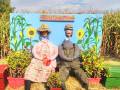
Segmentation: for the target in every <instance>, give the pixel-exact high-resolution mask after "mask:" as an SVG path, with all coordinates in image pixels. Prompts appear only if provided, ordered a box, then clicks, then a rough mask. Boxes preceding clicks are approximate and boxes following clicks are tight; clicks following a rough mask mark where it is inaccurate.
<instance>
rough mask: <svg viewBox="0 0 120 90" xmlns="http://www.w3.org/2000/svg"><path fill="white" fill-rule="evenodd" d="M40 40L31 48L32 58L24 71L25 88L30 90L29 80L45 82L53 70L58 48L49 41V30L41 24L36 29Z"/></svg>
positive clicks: (45, 25)
mask: <svg viewBox="0 0 120 90" xmlns="http://www.w3.org/2000/svg"><path fill="white" fill-rule="evenodd" d="M38 33H39V35H40V39H41V41H39V42H38V43H37V44H36V45H34V47H33V49H32V54H33V59H32V61H31V63H30V65H29V66H28V68H27V69H26V72H25V77H24V78H25V80H26V82H25V90H30V85H31V82H43V83H46V82H47V79H48V77H49V75H50V74H51V73H52V72H54V71H55V68H56V59H55V58H56V57H57V56H58V48H57V46H56V45H54V44H53V43H51V42H50V41H49V34H50V30H49V28H48V25H47V24H42V25H41V27H40V29H39V30H38Z"/></svg>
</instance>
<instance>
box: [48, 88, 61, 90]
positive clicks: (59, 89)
mask: <svg viewBox="0 0 120 90" xmlns="http://www.w3.org/2000/svg"><path fill="white" fill-rule="evenodd" d="M50 90H62V88H50Z"/></svg>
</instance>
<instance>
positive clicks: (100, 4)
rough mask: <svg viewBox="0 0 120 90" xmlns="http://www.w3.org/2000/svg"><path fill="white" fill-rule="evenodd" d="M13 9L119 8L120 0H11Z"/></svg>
mask: <svg viewBox="0 0 120 90" xmlns="http://www.w3.org/2000/svg"><path fill="white" fill-rule="evenodd" d="M11 5H12V6H13V7H15V8H16V9H15V11H21V10H24V11H25V10H26V11H33V12H37V11H39V10H42V9H51V10H55V9H61V10H66V9H67V10H72V11H73V12H75V11H79V10H89V9H95V10H102V11H104V10H119V9H120V0H11Z"/></svg>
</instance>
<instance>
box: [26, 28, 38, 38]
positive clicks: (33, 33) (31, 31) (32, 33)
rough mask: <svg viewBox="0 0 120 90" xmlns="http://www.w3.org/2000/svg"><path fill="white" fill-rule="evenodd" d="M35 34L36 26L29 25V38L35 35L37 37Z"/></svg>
mask: <svg viewBox="0 0 120 90" xmlns="http://www.w3.org/2000/svg"><path fill="white" fill-rule="evenodd" d="M35 35H36V30H35V28H33V27H29V28H28V29H27V36H28V37H29V38H33V37H35Z"/></svg>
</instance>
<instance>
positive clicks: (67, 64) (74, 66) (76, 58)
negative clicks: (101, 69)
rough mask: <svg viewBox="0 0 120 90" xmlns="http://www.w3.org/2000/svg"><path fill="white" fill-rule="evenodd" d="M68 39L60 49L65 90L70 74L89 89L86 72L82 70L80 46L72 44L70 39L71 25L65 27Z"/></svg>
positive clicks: (60, 69)
mask: <svg viewBox="0 0 120 90" xmlns="http://www.w3.org/2000/svg"><path fill="white" fill-rule="evenodd" d="M65 34H66V39H65V40H64V41H63V42H62V44H61V45H60V46H59V47H58V55H59V59H60V60H59V62H60V66H59V72H60V76H61V77H60V78H61V79H62V81H63V89H64V90H66V87H65V81H66V79H67V78H68V76H69V74H70V72H71V71H72V72H74V74H75V77H76V78H77V79H78V80H79V81H80V82H81V81H82V83H83V84H84V86H85V88H86V89H88V80H87V75H86V74H85V72H84V71H83V70H82V69H81V68H80V52H81V51H80V49H79V47H78V45H76V44H74V43H72V42H71V41H70V38H71V37H72V34H73V27H72V25H71V24H67V25H66V26H65Z"/></svg>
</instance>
